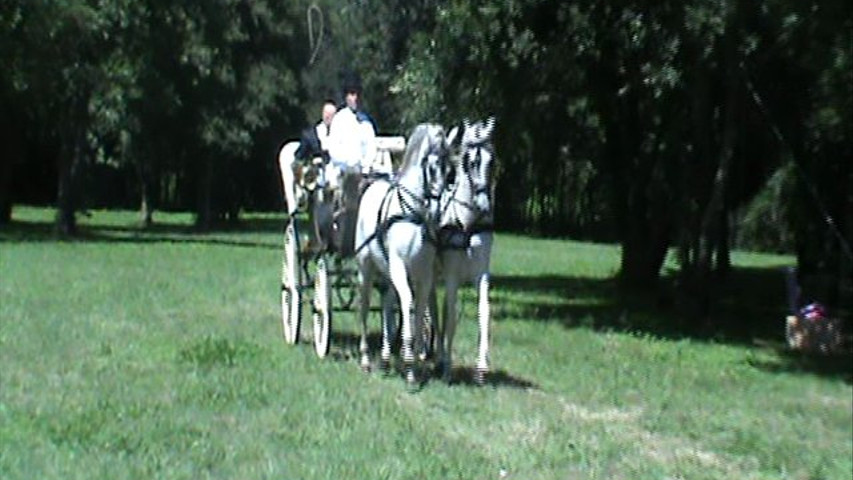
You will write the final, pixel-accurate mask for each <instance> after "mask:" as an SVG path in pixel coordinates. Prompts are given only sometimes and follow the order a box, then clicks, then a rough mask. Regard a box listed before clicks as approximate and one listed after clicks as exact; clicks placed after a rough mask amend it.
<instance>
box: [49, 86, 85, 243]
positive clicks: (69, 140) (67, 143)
mask: <svg viewBox="0 0 853 480" xmlns="http://www.w3.org/2000/svg"><path fill="white" fill-rule="evenodd" d="M88 103H89V102H88V96H85V95H82V96H80V97H78V98H77V99H75V100H72V104H71V106H70V108H69V111H68V112H67V113H68V116H67V117H66V118H65V119H64V120H63V122H62V125H60V129H61V142H62V145H61V148H60V151H59V158H58V159H57V172H58V176H59V179H58V180H59V185H58V191H57V195H56V229H57V232H58V233H59V234H60V235H62V236H71V235H76V234H77V218H76V213H77V208H78V202H79V191H78V190H79V189H78V185H77V177H78V170H79V168H80V166H81V165H82V162H83V157H84V155H85V154H86V126H87V125H88V122H87V116H88V115H87V108H88Z"/></svg>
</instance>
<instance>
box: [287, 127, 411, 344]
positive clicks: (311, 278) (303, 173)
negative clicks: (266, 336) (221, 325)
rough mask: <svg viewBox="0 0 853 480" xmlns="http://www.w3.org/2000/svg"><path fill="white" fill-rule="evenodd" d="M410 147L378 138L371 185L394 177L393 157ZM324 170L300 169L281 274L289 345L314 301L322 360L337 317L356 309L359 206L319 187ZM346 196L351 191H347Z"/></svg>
mask: <svg viewBox="0 0 853 480" xmlns="http://www.w3.org/2000/svg"><path fill="white" fill-rule="evenodd" d="M296 143H298V142H296ZM291 145H292V144H291ZM405 146H406V140H405V138H404V137H402V136H380V137H376V147H377V156H376V158H375V161H374V162H373V164H372V165H371V166H370V167H369V168H368V169H367V171H366V172H364V174H363V177H364V179H367V180H368V181H369V179H370V178H371V177H376V176H387V175H388V174H389V173H390V172H392V171H393V169H394V155H396V154H398V153H400V152H402V151H403V150H404V149H405ZM284 148H287V146H286V145H285V147H284ZM323 168H324V162H323V161H322V159H319V158H316V159H314V160H313V161H311V162H310V163H307V164H297V165H296V166H295V172H294V182H295V188H296V190H297V195H296V197H297V199H298V200H297V202H296V203H297V205H298V207H297V209H296V214H294V215H290V216H289V218H288V219H287V221H286V224H285V227H284V251H283V255H282V268H281V318H282V330H283V334H284V339H285V341H286V342H287V343H290V344H295V343H297V342H298V341H299V338H300V327H301V323H302V322H301V320H302V309H303V306H305V300H310V301H309V302H307V304H308V306H310V309H311V318H312V326H313V342H314V349H315V351H316V353H317V355H318V356H319V357H321V358H322V357H325V356H326V355H327V354H328V352H329V343H330V342H329V338H330V333H331V328H332V311H333V310H334V309H335V308H338V309H343V310H346V309H349V308H351V307H352V304H353V302H354V301H355V298H356V295H357V275H358V271H357V268H356V266H355V263H354V260H353V253H354V252H353V248H352V235H353V232H352V230H353V223H354V220H355V215H356V210H357V206H354V205H353V204H352V202H349V204H347V202H345V197H346V195H347V194H348V193H347V192H344V194H343V195H341V194H332V192H331V191H330V190H329V189H328V188H324V187H322V186H320V185H319V182H318V181H317V180H318V179H319V178H321V176H322V175H323ZM345 183H346V182H345ZM356 188H357V186H356ZM341 190H347V186H344V187H342V188H341ZM356 193H357V192H356Z"/></svg>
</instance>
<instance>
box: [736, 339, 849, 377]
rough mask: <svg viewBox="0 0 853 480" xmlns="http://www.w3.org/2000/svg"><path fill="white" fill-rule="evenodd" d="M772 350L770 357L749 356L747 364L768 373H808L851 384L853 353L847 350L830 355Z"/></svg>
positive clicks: (781, 349)
mask: <svg viewBox="0 0 853 480" xmlns="http://www.w3.org/2000/svg"><path fill="white" fill-rule="evenodd" d="M774 351H775V357H774V358H772V359H755V358H750V359H748V360H747V364H749V365H750V366H752V367H755V368H757V369H759V370H762V371H765V372H769V373H810V374H815V375H819V376H822V377H827V378H835V379H838V380H843V381H844V382H845V383H847V384H853V354H851V352H849V351H848V352H845V353H837V354H831V355H821V354H810V353H801V352H796V351H792V350H789V349H786V348H784V347H775V348H774Z"/></svg>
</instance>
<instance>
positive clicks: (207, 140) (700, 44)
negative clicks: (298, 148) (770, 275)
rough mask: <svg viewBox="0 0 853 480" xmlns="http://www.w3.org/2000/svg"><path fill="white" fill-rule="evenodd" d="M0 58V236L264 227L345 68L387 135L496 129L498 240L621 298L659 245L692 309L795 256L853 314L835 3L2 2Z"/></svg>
mask: <svg viewBox="0 0 853 480" xmlns="http://www.w3.org/2000/svg"><path fill="white" fill-rule="evenodd" d="M0 42H2V45H3V48H2V49H0V58H2V62H3V65H4V70H3V72H2V73H0V105H2V109H0V122H2V126H3V128H2V129H0V130H2V135H3V139H2V140H3V142H2V144H3V148H4V149H5V152H4V154H3V157H4V161H3V165H2V170H0V172H2V176H0V220H2V221H5V222H8V221H9V220H10V219H11V212H12V206H13V204H15V203H17V202H35V203H54V204H56V205H57V207H58V212H59V213H58V218H57V226H58V227H59V230H60V231H63V232H67V233H73V232H74V230H75V220H74V219H75V213H76V212H77V211H78V210H80V209H83V208H87V207H89V206H100V205H103V206H123V207H127V206H135V207H137V208H139V209H140V213H141V216H142V218H143V221H145V222H146V223H150V222H153V221H154V216H153V212H154V211H155V209H185V210H192V211H194V212H195V213H196V218H197V223H198V225H199V226H200V227H210V226H211V225H213V224H215V223H216V222H218V221H221V220H224V219H236V218H237V217H238V215H239V212H240V211H241V210H247V209H252V210H275V209H278V208H280V206H281V202H282V198H281V194H280V190H279V189H280V187H279V185H278V175H277V171H276V169H277V166H276V163H275V162H274V157H275V154H276V149H277V147H278V145H279V144H280V142H281V141H283V140H285V139H288V138H293V137H296V136H297V134H298V132H299V131H300V130H301V129H302V128H303V127H304V126H305V125H306V124H307V123H308V122H310V121H316V119H317V118H318V113H319V108H320V104H321V102H322V101H323V100H324V99H325V98H333V99H335V100H340V98H339V94H340V92H339V86H340V78H341V75H342V74H343V73H344V72H346V71H356V72H359V73H360V74H361V76H362V78H363V80H364V85H365V94H364V97H365V104H366V106H367V108H368V110H369V111H370V112H371V114H372V116H373V117H374V118H376V119H377V121H378V124H379V128H380V131H382V132H384V133H399V134H405V133H406V132H407V131H408V129H410V128H411V127H413V126H414V125H415V124H416V123H418V122H423V121H435V122H440V123H443V124H446V125H450V124H453V123H459V122H460V121H461V120H462V119H463V118H479V117H484V116H486V115H489V114H495V115H496V116H497V118H498V132H497V134H496V141H497V152H498V156H499V159H500V165H499V172H498V176H497V178H498V183H497V199H498V200H497V203H496V204H497V212H496V218H497V225H498V228H500V229H503V230H508V231H518V232H525V233H532V234H539V235H554V236H571V237H575V238H585V239H594V240H603V241H615V242H619V243H620V244H621V245H622V255H623V257H622V258H623V259H622V264H621V269H620V272H619V278H620V279H621V280H622V281H623V283H624V284H625V285H629V286H644V285H653V284H654V282H655V280H657V279H658V278H659V277H660V275H661V270H662V266H663V263H664V261H665V259H666V256H667V254H668V252H670V251H671V249H675V251H676V252H677V256H678V261H679V264H680V266H681V273H680V278H681V285H682V286H683V287H684V289H685V291H692V292H693V294H694V296H695V297H696V299H697V304H699V305H701V304H702V302H703V301H705V300H703V299H705V297H707V296H708V295H710V293H708V292H710V291H711V290H712V289H710V288H709V285H712V284H713V282H712V279H713V278H714V275H717V274H719V273H721V272H725V270H726V269H727V268H728V265H729V260H728V255H729V250H730V249H731V243H732V242H733V241H734V242H736V243H737V245H739V246H744V247H747V248H764V249H774V250H779V251H788V252H795V253H797V255H798V259H799V261H800V267H801V270H802V271H804V272H812V273H815V274H819V275H830V276H832V277H833V278H835V279H836V281H834V282H830V283H831V284H832V285H833V286H834V287H833V291H832V292H829V293H828V294H827V295H829V296H833V299H834V300H837V301H838V302H839V303H845V302H847V304H848V308H849V303H850V302H851V300H850V298H849V296H850V290H851V289H853V287H851V285H850V283H851V282H853V280H851V278H853V259H851V253H850V244H851V239H853V146H851V145H853V142H851V135H853V73H851V72H853V68H851V56H853V53H851V50H853V6H851V5H850V2H846V1H841V0H830V1H821V2H817V1H807V2H801V1H796V2H795V1H792V0H771V1H768V2H750V1H747V0H738V1H724V0H688V1H677V2H676V1H671V0H667V1H661V2H644V1H639V0H627V1H624V2H617V3H612V2H562V1H553V0H511V1H497V0H477V1H473V2H472V1H463V0H416V1H404V0H390V1H386V2H375V1H366V0H358V1H353V0H343V1H342V0H316V1H308V0H299V1H294V2H273V1H269V0H256V1H246V0H211V1H207V2H160V1H158V0H143V1H135V2H133V1H129V0H119V1H112V2H105V1H102V0H74V1H63V2H58V1H43V2H31V1H26V0H8V1H6V2H3V5H2V6H0ZM509 178H511V179H512V180H511V181H506V180H504V179H509ZM519 184H522V185H524V186H525V188H523V189H520V188H517V186H518V185H519Z"/></svg>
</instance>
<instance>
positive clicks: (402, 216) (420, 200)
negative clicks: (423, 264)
mask: <svg viewBox="0 0 853 480" xmlns="http://www.w3.org/2000/svg"><path fill="white" fill-rule="evenodd" d="M432 151H433V149H432V148H430V149H429V151H427V153H426V154H425V155H424V156H423V157H422V158H421V162H420V164H421V188H422V189H423V191H424V192H425V195H424V196H423V197H420V196H418V195H416V194H415V193H414V192H412V191H411V190H409V189H408V188H407V187H406V186H405V185H403V184H402V183H400V182H399V179H395V180H394V181H393V182H391V186H390V187H389V188H388V190H387V191H386V192H385V196H384V197H383V198H382V202H381V203H380V204H379V209H378V210H377V212H376V230H375V231H374V232H373V233H372V234H371V235H370V236H369V237H367V238H366V239H364V241H363V242H362V243H361V245H359V246H358V248H356V250H355V253H358V252H359V251H361V249H363V248H364V247H366V246H367V245H368V244H369V243H370V242H372V241H373V240H374V239H376V240H378V241H379V247H380V249H381V250H382V255H383V256H384V257H385V258H388V247H387V246H386V244H385V240H386V237H387V233H388V230H389V229H390V228H391V226H392V225H394V224H395V223H399V222H407V223H412V224H415V225H426V226H429V222H428V220H429V218H428V215H426V214H424V212H427V213H428V212H429V207H430V205H431V203H432V202H434V201H440V199H441V194H442V193H443V192H444V188H442V190H441V191H439V192H438V193H433V191H432V188H430V186H431V185H430V183H431V182H430V180H431V179H430V178H429V177H430V175H428V172H427V169H428V168H429V162H428V161H427V159H428V158H429V156H430V154H431V153H432ZM442 157H443V155H442ZM440 161H441V162H442V164H443V162H445V159H444V158H440ZM395 194H396V197H397V202H398V203H399V204H400V209H401V210H402V211H401V212H400V213H397V214H394V215H391V216H388V217H385V215H387V211H386V210H387V206H388V205H389V201H390V199H391V198H392V197H393V196H394V195H395ZM383 217H385V218H384V219H383ZM424 236H425V238H426V241H427V242H429V243H431V244H433V245H436V246H438V235H437V233H435V232H430V231H429V229H428V228H427V229H425V230H424Z"/></svg>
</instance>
